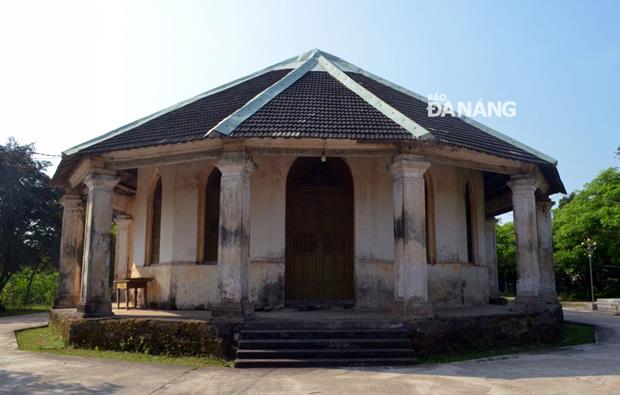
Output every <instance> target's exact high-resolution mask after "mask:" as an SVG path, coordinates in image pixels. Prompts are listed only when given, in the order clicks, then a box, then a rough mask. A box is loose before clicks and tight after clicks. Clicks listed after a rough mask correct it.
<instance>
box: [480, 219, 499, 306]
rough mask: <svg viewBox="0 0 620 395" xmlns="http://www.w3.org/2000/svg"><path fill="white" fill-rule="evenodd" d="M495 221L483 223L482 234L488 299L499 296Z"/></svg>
mask: <svg viewBox="0 0 620 395" xmlns="http://www.w3.org/2000/svg"><path fill="white" fill-rule="evenodd" d="M496 224H497V220H496V219H495V217H493V218H489V219H487V220H486V222H485V223H484V233H485V238H486V244H485V245H486V257H487V268H488V270H489V298H490V299H497V298H499V297H500V295H499V286H498V280H497V237H496V234H495V225H496Z"/></svg>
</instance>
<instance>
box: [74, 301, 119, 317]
mask: <svg viewBox="0 0 620 395" xmlns="http://www.w3.org/2000/svg"><path fill="white" fill-rule="evenodd" d="M77 312H78V313H79V314H80V315H81V316H82V317H83V318H93V317H111V316H113V315H114V313H112V303H110V302H86V303H80V304H78V306H77Z"/></svg>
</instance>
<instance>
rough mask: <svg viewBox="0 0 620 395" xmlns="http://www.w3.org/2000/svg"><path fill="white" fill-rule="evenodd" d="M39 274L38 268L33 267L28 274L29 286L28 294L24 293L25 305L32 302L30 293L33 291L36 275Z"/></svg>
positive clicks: (27, 288)
mask: <svg viewBox="0 0 620 395" xmlns="http://www.w3.org/2000/svg"><path fill="white" fill-rule="evenodd" d="M36 274H37V269H35V268H33V269H32V270H31V271H30V275H29V276H28V286H27V287H26V294H25V295H24V306H28V305H29V304H30V294H31V291H32V281H33V280H34V276H35V275H36Z"/></svg>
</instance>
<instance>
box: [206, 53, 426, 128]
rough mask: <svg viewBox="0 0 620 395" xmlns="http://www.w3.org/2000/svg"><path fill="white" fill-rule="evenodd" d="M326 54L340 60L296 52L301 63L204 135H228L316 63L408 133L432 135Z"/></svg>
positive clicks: (317, 54) (319, 54)
mask: <svg viewBox="0 0 620 395" xmlns="http://www.w3.org/2000/svg"><path fill="white" fill-rule="evenodd" d="M329 58H331V59H332V60H333V61H335V62H340V61H342V60H341V59H340V58H338V57H336V56H334V55H331V54H329V53H327V52H323V51H321V50H319V49H313V50H310V51H308V52H305V53H303V54H301V55H299V57H298V58H297V61H298V62H299V61H302V62H303V63H301V64H300V65H298V66H297V67H296V68H295V69H294V70H293V71H291V72H290V73H288V74H287V75H286V76H284V77H283V78H282V79H280V80H279V81H278V82H276V83H275V84H273V85H271V86H270V87H268V88H267V89H265V90H264V91H262V92H261V93H259V94H258V95H256V96H255V97H254V98H252V99H251V100H250V101H248V102H247V103H246V104H245V105H243V106H242V107H241V108H239V109H238V110H237V111H235V112H233V113H232V114H230V115H229V116H227V117H226V118H224V119H223V120H221V121H220V122H219V123H218V124H217V125H215V126H214V127H212V128H211V129H210V130H209V131H207V133H205V137H206V136H208V135H210V134H211V133H213V132H219V133H221V134H224V135H227V136H228V135H230V134H231V133H232V132H233V131H234V130H235V129H236V128H237V127H238V126H239V125H241V123H243V122H244V121H245V120H246V119H248V118H250V117H251V116H252V115H254V114H255V113H256V112H257V111H259V110H260V109H261V108H263V107H264V106H265V105H266V104H267V103H269V102H270V101H271V100H272V99H274V98H275V97H276V96H278V95H279V94H280V93H282V92H284V91H285V90H286V89H288V88H289V87H290V86H291V85H293V84H294V83H295V82H296V81H297V80H299V79H300V78H301V77H302V76H304V75H305V74H306V73H308V72H309V71H311V70H313V69H314V68H315V66H317V65H319V66H320V67H321V68H322V69H323V70H325V72H327V74H329V75H330V76H331V77H332V78H334V79H335V80H336V81H338V82H339V83H340V84H342V85H344V86H345V87H346V88H347V89H349V90H350V91H351V92H353V94H355V95H356V96H358V97H360V98H361V99H362V100H364V101H365V102H366V103H368V104H369V105H370V106H372V107H373V108H374V109H375V110H377V111H379V112H380V113H381V114H383V115H384V116H386V117H387V118H389V119H390V120H392V121H393V122H394V123H396V124H398V125H399V126H401V127H402V128H403V129H405V130H406V131H408V132H409V133H411V134H412V135H413V136H414V137H416V138H432V137H433V135H432V134H431V133H430V132H429V131H428V130H426V129H425V128H424V127H422V126H421V125H419V124H418V123H416V122H415V121H414V120H413V119H411V118H409V117H407V116H406V115H405V114H403V113H401V112H400V111H398V110H397V109H395V108H394V107H392V106H390V105H389V104H388V103H386V102H385V101H384V100H382V99H381V98H380V97H378V96H376V95H375V94H373V93H372V92H370V91H369V90H368V89H366V88H364V87H363V86H362V85H360V84H358V83H357V82H355V81H354V80H353V79H352V78H351V77H349V76H348V75H347V74H346V73H345V72H344V71H343V70H341V69H340V67H338V65H336V64H334V63H332V62H331V61H330V60H329Z"/></svg>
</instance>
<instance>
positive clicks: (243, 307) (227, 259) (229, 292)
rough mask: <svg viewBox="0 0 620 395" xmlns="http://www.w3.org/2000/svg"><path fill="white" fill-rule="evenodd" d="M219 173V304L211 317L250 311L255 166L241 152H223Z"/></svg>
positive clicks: (238, 314)
mask: <svg viewBox="0 0 620 395" xmlns="http://www.w3.org/2000/svg"><path fill="white" fill-rule="evenodd" d="M216 166H217V168H218V169H219V170H220V172H221V173H222V180H221V185H220V228H219V248H218V273H217V275H218V277H217V280H218V293H219V303H218V304H217V305H213V306H210V310H211V313H212V314H213V315H214V316H232V317H244V316H249V315H252V314H253V311H254V307H253V306H252V304H251V303H250V302H249V299H248V289H249V263H250V174H251V173H252V172H253V171H254V170H255V169H256V165H255V164H254V163H253V162H252V161H251V160H250V159H249V158H248V157H247V156H246V155H245V154H243V153H238V152H237V153H235V152H229V153H225V154H223V156H222V158H221V159H220V160H218V162H217V163H216Z"/></svg>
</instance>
